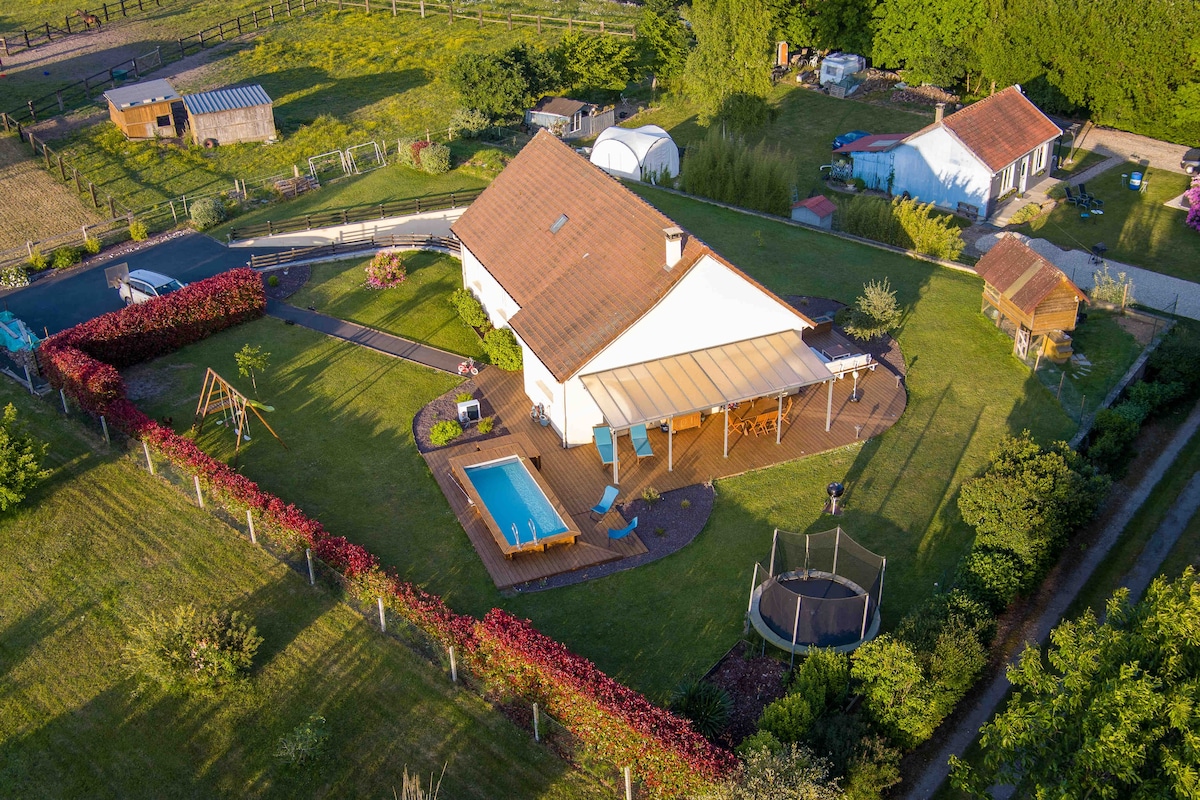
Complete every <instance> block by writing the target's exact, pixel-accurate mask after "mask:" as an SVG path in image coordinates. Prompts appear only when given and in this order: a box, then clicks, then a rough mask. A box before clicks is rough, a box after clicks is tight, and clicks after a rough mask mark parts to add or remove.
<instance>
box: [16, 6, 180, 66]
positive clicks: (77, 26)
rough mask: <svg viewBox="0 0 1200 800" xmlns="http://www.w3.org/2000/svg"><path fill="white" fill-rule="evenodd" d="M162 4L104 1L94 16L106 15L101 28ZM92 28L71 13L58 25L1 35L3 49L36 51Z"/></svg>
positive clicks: (103, 16)
mask: <svg viewBox="0 0 1200 800" xmlns="http://www.w3.org/2000/svg"><path fill="white" fill-rule="evenodd" d="M161 6H162V0H116V2H113V3H108V2H104V3H101V4H100V5H99V6H98V7H95V12H94V14H93V16H95V17H96V19H97V20H100V19H101V18H103V22H100V24H99V26H98V28H102V26H104V25H107V24H108V23H109V22H110V21H111V20H113V19H117V18H125V17H128V16H129V15H130V14H133V13H134V12H136V13H138V14H141V13H144V12H145V10H146V8H148V7H150V8H151V10H153V9H157V8H160V7H161ZM90 29H91V25H89V24H88V23H86V22H84V20H83V18H82V17H80V16H79V15H78V14H77V13H75V12H72V13H70V14H64V15H63V20H62V25H59V23H58V21H57V20H55V21H53V22H51V21H47V22H43V23H42V24H41V25H35V26H34V27H32V28H22V29H21V30H20V31H19V32H14V33H12V34H10V35H8V36H0V50H3V51H4V55H6V56H11V55H15V54H17V53H21V52H24V51H25V50H33V49H34V48H37V47H40V46H42V45H44V44H49V43H50V42H58V41H61V40H63V39H66V38H67V37H69V36H78V35H79V34H81V33H86V32H87V31H88V30H90Z"/></svg>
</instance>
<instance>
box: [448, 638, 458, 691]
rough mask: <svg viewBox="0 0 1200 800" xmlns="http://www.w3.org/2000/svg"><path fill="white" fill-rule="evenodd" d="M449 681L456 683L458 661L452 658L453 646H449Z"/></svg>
mask: <svg viewBox="0 0 1200 800" xmlns="http://www.w3.org/2000/svg"><path fill="white" fill-rule="evenodd" d="M450 680H451V681H453V682H454V683H458V661H456V660H455V658H454V645H450Z"/></svg>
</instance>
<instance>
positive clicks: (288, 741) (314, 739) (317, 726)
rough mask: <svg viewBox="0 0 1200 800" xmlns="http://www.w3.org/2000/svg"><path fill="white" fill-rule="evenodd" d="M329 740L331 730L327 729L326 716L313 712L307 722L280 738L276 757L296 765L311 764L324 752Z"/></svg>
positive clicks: (276, 748)
mask: <svg viewBox="0 0 1200 800" xmlns="http://www.w3.org/2000/svg"><path fill="white" fill-rule="evenodd" d="M328 740H329V731H327V730H325V718H324V717H322V716H320V715H318V714H313V715H312V716H311V717H309V718H308V719H307V720H306V721H305V722H302V723H300V724H299V725H297V726H296V727H295V728H292V732H291V733H289V734H287V735H286V736H281V737H280V738H279V744H278V745H276V747H275V757H276V758H281V759H283V760H284V761H286V762H287V763H289V764H293V765H295V766H301V765H303V764H311V763H312V762H314V761H317V760H319V759H320V757H321V756H322V755H323V754H324V752H325V743H326V742H327V741H328Z"/></svg>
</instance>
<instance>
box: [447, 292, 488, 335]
mask: <svg viewBox="0 0 1200 800" xmlns="http://www.w3.org/2000/svg"><path fill="white" fill-rule="evenodd" d="M450 305H452V306H454V308H455V309H456V310H457V311H458V317H459V319H461V320H462V321H463V322H465V323H467V324H468V325H470V326H471V327H472V328H484V327H487V324H488V317H487V314H486V313H485V312H484V310H483V304H482V303H480V302H479V301H478V300H476V299H475V295H473V294H471V293H470V292H469V291H467V290H466V289H455V290H454V291H453V292H451V294H450Z"/></svg>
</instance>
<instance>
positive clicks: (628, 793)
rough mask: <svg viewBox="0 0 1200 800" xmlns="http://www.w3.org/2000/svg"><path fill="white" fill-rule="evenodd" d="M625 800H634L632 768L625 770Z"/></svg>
mask: <svg viewBox="0 0 1200 800" xmlns="http://www.w3.org/2000/svg"><path fill="white" fill-rule="evenodd" d="M625 800H633V775H632V768H631V767H626V768H625Z"/></svg>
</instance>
